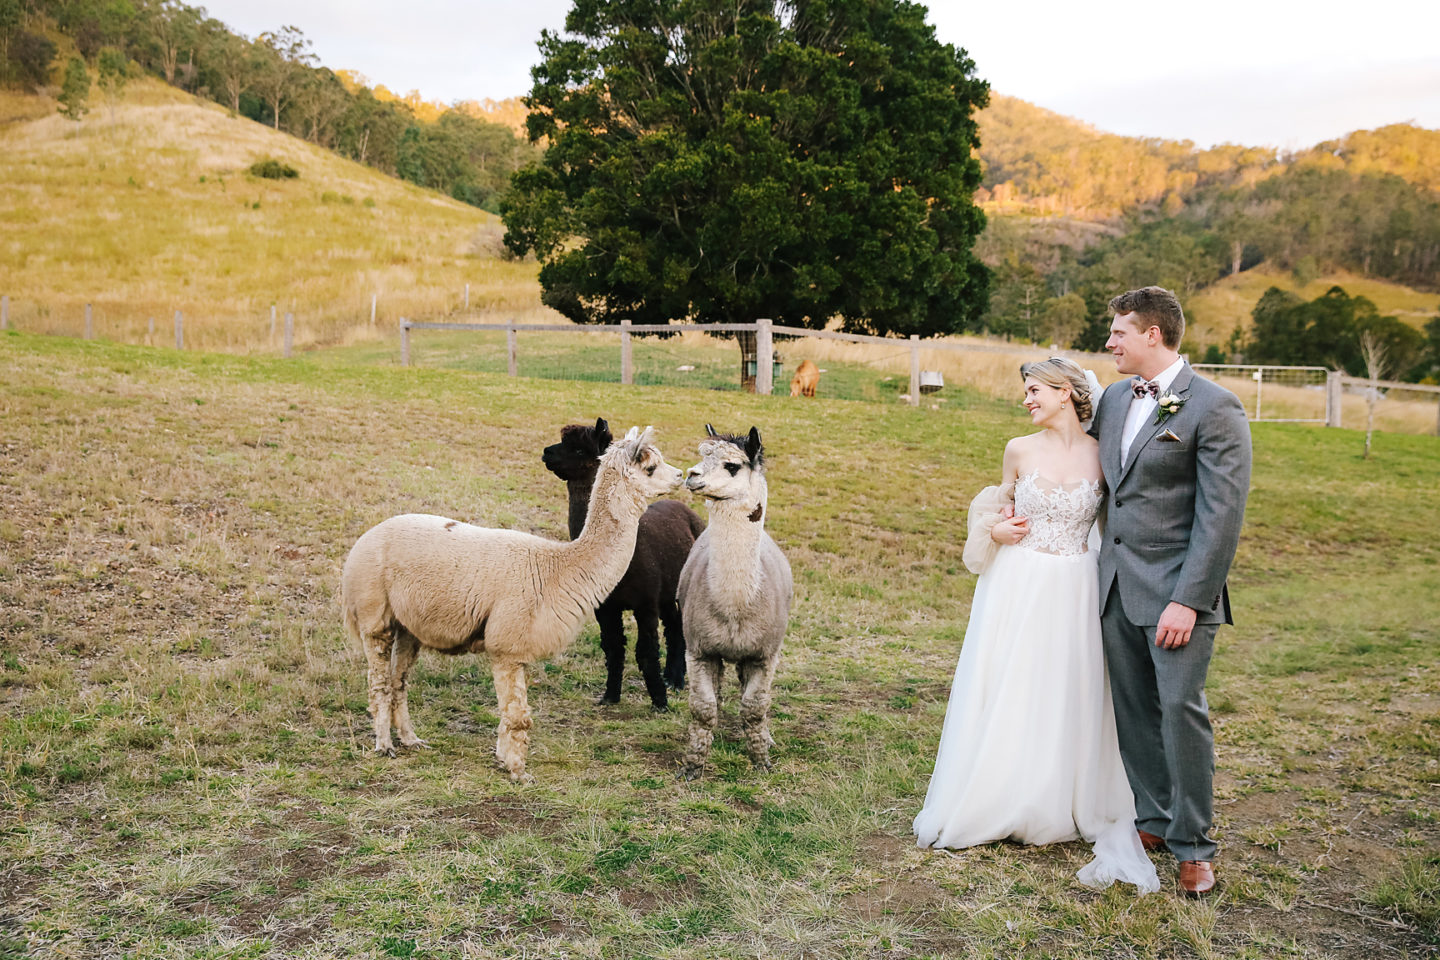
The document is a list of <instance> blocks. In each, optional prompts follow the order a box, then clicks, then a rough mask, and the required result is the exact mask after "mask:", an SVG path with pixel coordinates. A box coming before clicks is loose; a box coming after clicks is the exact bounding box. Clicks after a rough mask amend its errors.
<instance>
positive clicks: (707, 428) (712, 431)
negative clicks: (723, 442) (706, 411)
mask: <svg viewBox="0 0 1440 960" xmlns="http://www.w3.org/2000/svg"><path fill="white" fill-rule="evenodd" d="M705 436H707V437H718V436H720V434H718V433H716V432H715V428H714V427H712V426H710V424H708V423H707V424H705Z"/></svg>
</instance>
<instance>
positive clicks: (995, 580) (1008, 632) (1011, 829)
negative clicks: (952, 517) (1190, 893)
mask: <svg viewBox="0 0 1440 960" xmlns="http://www.w3.org/2000/svg"><path fill="white" fill-rule="evenodd" d="M1100 502H1101V492H1100V483H1099V481H1093V482H1091V481H1082V482H1080V483H1078V484H1073V485H1068V486H1065V487H1061V486H1057V485H1055V484H1052V483H1050V482H1049V481H1047V480H1045V479H1043V478H1042V477H1041V476H1040V475H1039V472H1038V471H1037V472H1035V473H1031V474H1029V475H1027V476H1024V477H1021V478H1019V480H1017V481H1016V484H1015V513H1016V515H1017V516H1022V517H1028V518H1029V521H1030V522H1029V527H1030V532H1029V533H1028V534H1027V535H1026V536H1025V538H1024V539H1023V540H1021V541H1020V542H1019V543H1018V544H1016V545H1014V546H1001V547H1000V548H999V549H998V550H997V551H996V553H995V555H994V560H993V562H992V563H991V565H990V566H989V568H988V569H986V571H985V572H984V573H983V574H981V576H980V581H979V583H978V584H977V585H976V587H975V599H974V602H973V603H972V605H971V610H970V624H969V626H968V627H967V628H966V630H965V643H964V646H963V647H962V648H961V650H960V662H959V664H958V665H957V666H956V668H955V681H954V685H953V686H952V687H951V689H950V704H949V707H948V708H947V709H946V712H945V727H944V732H943V733H942V734H941V737H940V749H939V752H938V754H937V756H936V758H935V773H934V775H933V776H932V777H931V778H930V789H929V791H928V792H927V793H926V795H925V807H924V809H922V810H921V811H920V814H919V816H917V817H916V818H915V826H914V830H915V836H916V837H917V838H918V840H919V844H920V846H922V847H932V846H933V847H949V848H959V847H970V846H974V845H976V844H982V843H990V842H993V841H996V840H1006V839H1009V840H1015V841H1018V842H1020V843H1030V844H1043V843H1060V842H1063V841H1067V840H1074V839H1076V838H1077V837H1083V838H1084V839H1086V840H1088V841H1090V842H1091V843H1093V844H1094V852H1095V859H1094V860H1093V861H1091V862H1090V863H1089V864H1087V865H1086V866H1085V867H1084V868H1083V869H1082V870H1081V871H1080V872H1079V874H1078V876H1079V879H1080V881H1081V882H1082V883H1084V884H1086V885H1088V886H1093V887H1106V886H1109V885H1110V884H1111V883H1112V882H1114V881H1116V880H1120V881H1123V882H1125V883H1132V884H1134V885H1135V886H1136V887H1137V888H1139V890H1140V891H1141V892H1142V893H1148V892H1152V891H1155V890H1158V889H1159V888H1160V881H1159V878H1158V877H1157V876H1156V873H1155V867H1154V865H1153V864H1152V863H1151V862H1150V859H1149V857H1147V856H1146V855H1145V851H1144V849H1143V848H1142V847H1141V845H1140V840H1139V837H1138V836H1137V835H1136V832H1135V799H1134V797H1133V795H1132V794H1131V792H1130V784H1129V782H1128V781H1127V780H1126V779H1125V768H1124V767H1123V766H1122V764H1121V761H1120V748H1119V745H1118V743H1117V741H1116V737H1115V713H1114V709H1113V708H1112V706H1111V702H1110V684H1109V680H1108V678H1107V676H1106V671H1105V657H1104V651H1103V650H1102V649H1101V646H1100V611H1099V606H1098V601H1097V593H1098V590H1099V586H1098V577H1097V573H1096V553H1095V552H1093V551H1091V550H1090V549H1089V546H1088V539H1089V534H1090V528H1091V526H1092V525H1093V523H1094V520H1095V514H1096V512H1097V511H1098V509H1099V507H1100Z"/></svg>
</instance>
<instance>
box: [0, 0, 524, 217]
mask: <svg viewBox="0 0 1440 960" xmlns="http://www.w3.org/2000/svg"><path fill="white" fill-rule="evenodd" d="M55 33H58V34H60V35H61V36H63V37H65V38H68V39H69V40H70V41H71V43H73V45H74V47H75V51H76V56H75V57H74V58H71V60H70V61H67V62H66V63H65V64H63V65H57V64H56V55H57V53H58V47H57V45H56V43H55V41H54V39H52V36H53V35H54V34H55ZM77 61H78V62H77ZM116 62H119V63H120V64H122V65H123V69H121V70H120V75H121V77H122V80H121V82H122V83H123V76H124V75H125V74H126V73H127V72H144V73H148V74H150V75H153V76H156V77H160V78H163V79H164V80H165V82H166V83H169V84H171V85H173V86H176V87H179V88H180V89H183V90H186V91H188V92H190V93H193V94H195V95H197V96H201V97H205V98H208V99H210V100H213V101H215V102H217V103H220V104H222V105H223V106H225V107H227V108H228V109H229V110H230V111H231V112H233V113H235V114H237V115H240V116H245V117H248V118H250V119H252V120H255V121H257V122H260V123H265V124H267V125H269V126H272V127H274V128H275V129H276V130H284V131H287V132H289V133H292V134H294V135H295V136H298V137H302V138H304V139H306V140H308V141H310V142H312V143H315V144H317V145H319V146H322V147H326V148H328V149H331V150H334V151H335V152H337V153H339V154H341V155H342V156H345V157H348V158H350V159H352V160H356V161H358V162H360V163H364V164H366V165H368V166H371V167H374V168H376V169H378V170H381V171H383V172H384V173H387V174H390V175H392V176H398V177H401V178H403V179H405V180H408V181H410V182H412V183H415V184H418V185H420V186H424V187H429V188H432V189H435V190H438V191H441V192H443V193H446V194H449V195H450V196H452V197H454V198H455V199H457V200H461V201H463V202H465V203H470V204H473V205H475V206H479V207H484V208H486V209H489V210H492V211H495V210H498V209H499V204H500V201H501V200H502V198H503V197H504V195H505V193H506V191H507V190H508V188H509V182H510V175H511V174H512V173H513V172H514V171H515V170H517V169H519V168H520V167H522V166H525V165H527V164H529V163H530V162H532V160H533V159H534V157H535V156H536V155H537V152H538V151H537V150H536V149H535V148H534V147H532V146H531V145H530V144H529V143H528V142H526V141H525V140H523V139H522V138H520V137H517V136H516V135H515V132H514V130H513V129H512V126H513V122H514V118H513V116H511V115H510V114H511V113H513V111H512V110H505V111H504V112H503V115H501V116H500V122H492V121H491V120H490V119H488V118H487V111H486V110H485V109H484V108H483V107H482V106H481V105H480V104H475V103H470V104H464V105H460V108H451V109H445V108H436V107H435V105H431V104H425V103H423V101H420V100H419V98H418V96H412V97H409V98H400V97H396V96H395V95H394V94H391V93H390V92H389V91H387V90H385V89H384V88H383V87H373V88H372V87H370V86H367V85H365V84H364V83H363V82H362V78H359V77H358V75H356V74H353V73H348V72H346V71H339V72H337V71H334V70H331V69H329V68H328V67H325V66H323V65H321V64H320V63H319V61H318V59H317V58H316V56H315V54H314V52H313V50H312V48H311V43H310V40H309V39H308V38H307V37H305V35H304V34H303V33H302V32H301V31H300V30H299V29H297V28H295V27H293V26H282V27H280V28H278V29H276V30H273V31H268V32H266V33H262V34H260V36H258V37H255V38H253V39H251V38H247V37H245V36H243V35H241V34H239V33H236V32H235V31H233V30H231V29H230V28H229V27H228V26H226V25H225V24H224V23H222V22H220V21H219V20H216V19H214V18H212V17H209V16H207V15H206V13H205V10H204V9H203V8H201V7H192V6H189V5H187V4H185V3H181V2H178V0H0V81H3V82H5V83H6V84H8V85H12V86H21V87H29V88H40V87H44V86H47V85H49V84H50V83H51V82H52V78H53V77H54V74H55V72H56V69H57V66H58V68H59V72H60V74H61V76H62V77H63V78H64V81H65V82H64V83H62V98H64V102H62V109H64V110H65V112H66V113H67V115H70V116H73V117H76V118H78V116H79V115H80V113H81V112H83V105H82V106H79V107H77V106H76V105H75V100H76V98H77V96H78V97H79V98H80V99H82V100H83V95H84V92H83V88H84V87H85V86H86V85H87V78H88V70H87V67H88V68H89V69H93V70H95V71H96V72H97V73H98V74H99V75H100V76H101V77H107V76H109V77H113V76H115V75H116V69H115V66H114V65H115V63H116ZM500 106H502V107H503V106H505V105H500Z"/></svg>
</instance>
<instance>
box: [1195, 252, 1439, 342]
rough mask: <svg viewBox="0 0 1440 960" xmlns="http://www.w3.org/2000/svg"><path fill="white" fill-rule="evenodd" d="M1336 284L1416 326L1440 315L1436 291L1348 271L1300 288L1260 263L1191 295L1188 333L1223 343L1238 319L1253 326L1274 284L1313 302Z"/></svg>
mask: <svg viewBox="0 0 1440 960" xmlns="http://www.w3.org/2000/svg"><path fill="white" fill-rule="evenodd" d="M1334 286H1340V287H1344V288H1345V292H1346V293H1348V294H1350V295H1351V296H1352V297H1365V298H1367V299H1368V300H1370V301H1371V302H1372V303H1374V304H1375V306H1376V307H1377V308H1378V309H1379V310H1380V312H1381V313H1382V314H1387V315H1389V316H1393V317H1396V318H1398V319H1400V320H1403V321H1404V322H1406V323H1408V324H1410V325H1411V326H1414V327H1417V328H1423V327H1424V325H1425V323H1426V322H1427V321H1428V320H1430V319H1431V318H1432V317H1434V316H1435V315H1436V314H1437V313H1440V294H1437V293H1427V292H1425V291H1423V290H1415V289H1412V288H1410V287H1407V286H1404V285H1402V284H1398V283H1390V282H1389V281H1386V280H1377V279H1375V278H1372V277H1361V276H1358V275H1356V274H1351V273H1344V272H1340V273H1331V274H1326V275H1325V276H1322V277H1318V278H1316V279H1314V280H1312V281H1310V282H1309V283H1307V284H1305V285H1303V286H1302V285H1300V284H1299V283H1297V282H1296V281H1295V278H1294V276H1293V275H1292V274H1290V273H1288V272H1283V271H1279V270H1270V269H1267V268H1266V267H1264V266H1263V265H1262V266H1259V267H1255V268H1254V269H1251V270H1245V271H1242V272H1240V273H1238V274H1235V275H1232V276H1229V277H1225V278H1224V279H1222V280H1217V281H1216V282H1215V283H1213V284H1211V285H1210V286H1208V287H1206V288H1204V289H1203V290H1200V291H1198V292H1197V293H1195V294H1194V295H1193V296H1191V297H1190V299H1189V300H1188V301H1187V302H1186V304H1185V314H1186V316H1187V318H1188V319H1189V322H1190V333H1189V336H1190V337H1192V338H1193V339H1194V342H1196V343H1199V344H1211V343H1218V344H1223V343H1225V342H1226V340H1228V339H1229V337H1230V333H1231V331H1233V330H1234V329H1235V325H1236V324H1237V323H1238V324H1240V325H1241V326H1242V327H1244V328H1246V329H1248V328H1249V326H1250V312H1251V311H1252V310H1254V309H1255V304H1256V303H1258V302H1259V301H1260V298H1261V297H1262V296H1264V295H1265V291H1266V290H1269V289H1270V288H1271V287H1279V288H1280V289H1281V290H1289V291H1291V292H1293V293H1297V294H1299V295H1300V296H1301V297H1303V298H1304V299H1306V300H1314V299H1315V298H1316V297H1318V296H1320V295H1322V294H1323V293H1324V292H1325V291H1326V290H1329V289H1330V288H1331V287H1334Z"/></svg>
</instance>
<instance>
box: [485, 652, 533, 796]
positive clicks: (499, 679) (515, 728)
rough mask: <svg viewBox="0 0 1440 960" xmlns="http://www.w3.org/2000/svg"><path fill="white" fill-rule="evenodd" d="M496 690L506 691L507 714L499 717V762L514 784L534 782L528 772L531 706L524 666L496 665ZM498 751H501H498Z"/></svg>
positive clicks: (511, 664)
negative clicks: (501, 743) (501, 747)
mask: <svg viewBox="0 0 1440 960" xmlns="http://www.w3.org/2000/svg"><path fill="white" fill-rule="evenodd" d="M494 673H495V688H496V689H497V690H498V689H500V688H501V687H502V686H503V687H504V688H505V706H504V708H503V710H504V712H503V713H502V714H501V716H500V730H501V733H500V736H499V737H497V738H496V739H497V742H499V741H500V739H501V737H503V738H504V740H503V746H504V752H503V755H502V756H501V757H500V762H501V763H502V764H503V765H504V767H505V769H506V770H508V771H510V779H511V780H523V781H526V782H529V781H530V780H532V779H534V778H533V777H531V776H530V775H529V774H528V773H526V772H525V760H526V756H527V754H528V753H529V749H530V723H531V721H530V704H529V699H528V695H527V692H526V690H525V664H523V663H517V662H506V663H497V664H495V667H494ZM497 749H498V748H497Z"/></svg>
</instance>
